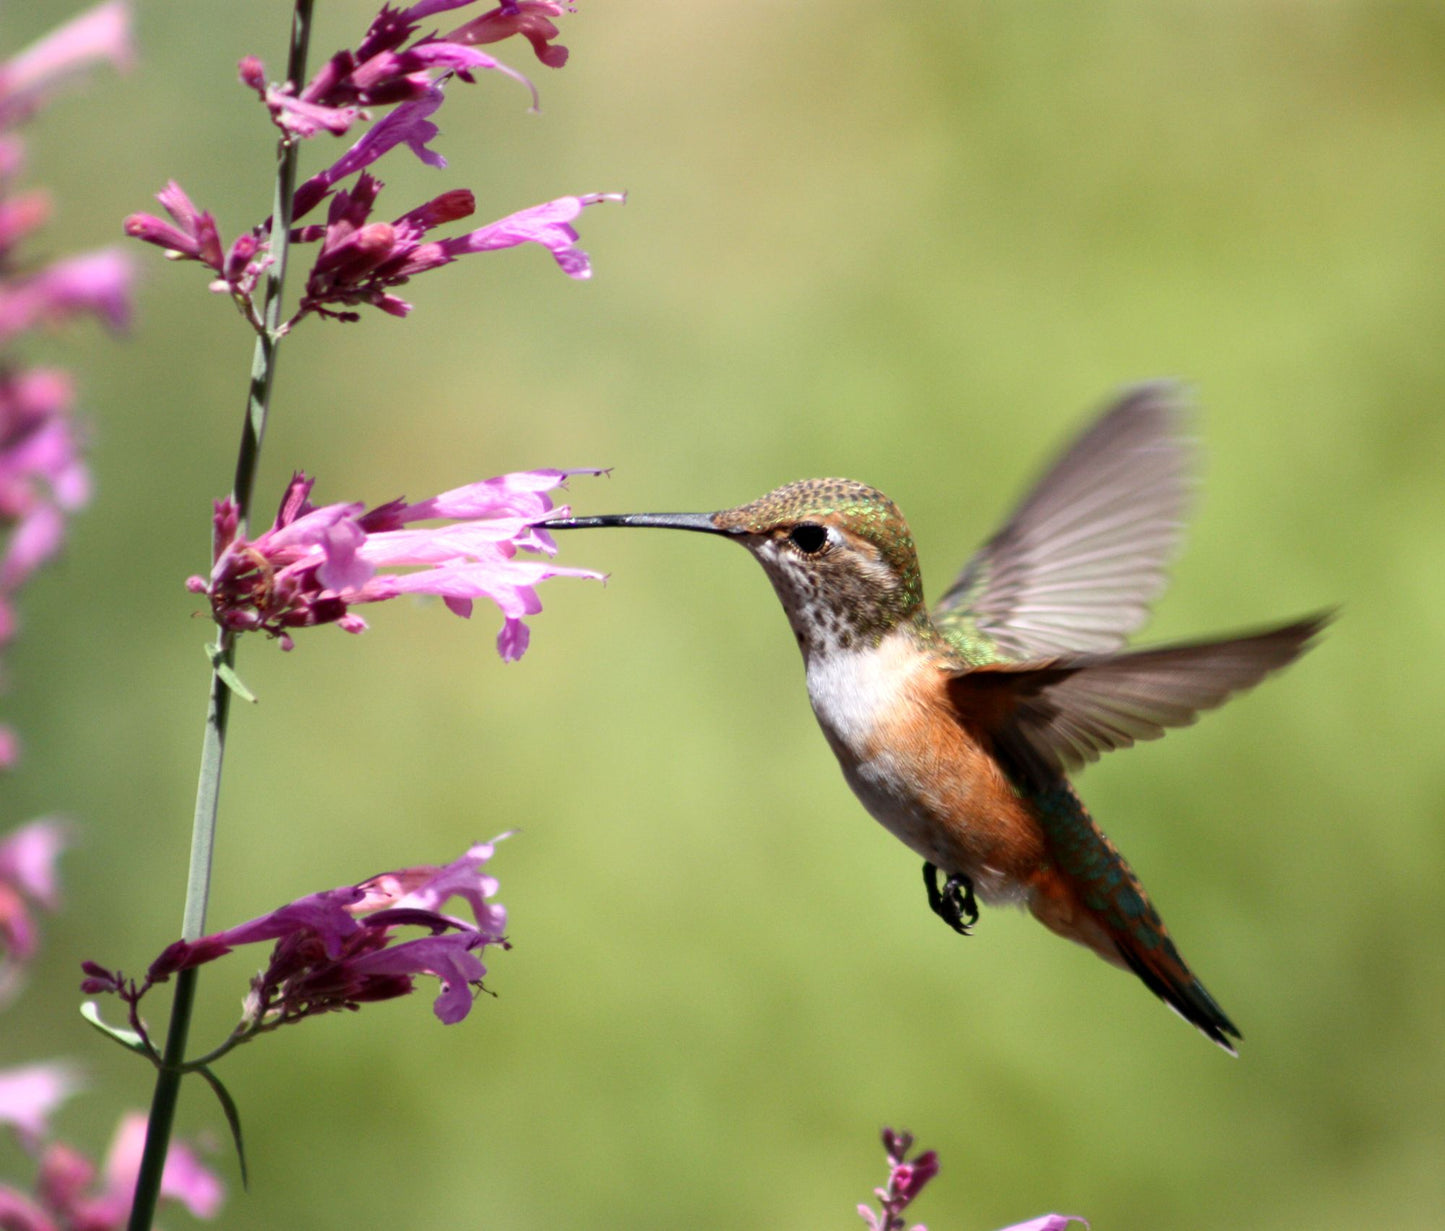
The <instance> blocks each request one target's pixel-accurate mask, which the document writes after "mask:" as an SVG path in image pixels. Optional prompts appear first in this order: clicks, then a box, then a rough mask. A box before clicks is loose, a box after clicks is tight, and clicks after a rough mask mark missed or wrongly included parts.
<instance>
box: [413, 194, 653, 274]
mask: <svg viewBox="0 0 1445 1231" xmlns="http://www.w3.org/2000/svg"><path fill="white" fill-rule="evenodd" d="M625 200H626V196H625V195H624V194H622V193H617V192H593V193H588V194H587V195H586V196H582V197H558V198H557V199H556V200H555V201H547V202H544V203H543V204H541V205H534V206H532V208H531V209H524V210H520V211H518V212H517V213H515V214H509V215H508V216H507V217H505V218H502V219H500V220H499V221H497V222H494V223H492V224H491V225H490V226H485V227H481V228H479V229H478V230H475V231H471V232H469V233H468V234H466V235H459V236H457V237H456V238H455V239H444V240H442V241H441V242H440V243H439V244H438V245H437V247H438V248H439V249H440V250H441V252H442V253H443V254H444V255H445V257H446V258H447V259H448V260H450V259H453V258H455V257H457V256H460V255H461V254H462V253H464V252H493V251H495V250H496V249H498V248H513V247H516V245H518V244H528V243H531V244H541V245H542V247H544V248H546V249H547V250H548V251H549V252H550V253H551V254H552V256H553V258H554V259H555V260H556V262H557V264H558V265H559V266H560V267H561V269H562V272H563V273H565V274H566V275H567V276H568V277H569V278H590V277H591V276H592V265H591V262H590V261H589V260H588V257H587V254H586V253H585V252H583V251H582V249H580V248H579V247H577V238H578V236H577V232H576V231H575V230H574V229H573V228H572V226H571V225H570V224H571V222H572V220H573V219H574V218H576V217H577V216H578V215H579V214H580V213H581V212H582V211H583V209H584V208H586V207H587V206H589V205H597V204H599V203H601V202H603V201H616V202H619V203H621V202H622V201H625ZM442 263H443V262H441V261H437V262H436V264H442ZM403 271H404V272H413V271H411V270H406V269H405V267H403Z"/></svg>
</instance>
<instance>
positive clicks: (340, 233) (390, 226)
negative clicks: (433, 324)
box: [125, 0, 622, 333]
mask: <svg viewBox="0 0 1445 1231" xmlns="http://www.w3.org/2000/svg"><path fill="white" fill-rule="evenodd" d="M474 2H475V0H421V2H420V3H418V4H413V5H411V6H410V7H408V8H404V9H393V8H390V7H386V8H383V9H382V11H381V13H380V15H379V16H378V17H377V18H376V20H375V21H374V22H373V23H372V25H371V28H370V29H369V30H368V31H367V34H366V37H365V38H364V39H363V40H362V42H361V44H360V45H359V46H358V47H357V48H356V49H354V50H344V51H339V52H337V53H336V54H335V55H334V56H332V57H331V59H330V60H328V61H327V63H326V64H325V66H323V67H322V69H321V70H320V71H319V72H318V73H317V74H316V75H315V76H314V77H313V78H312V79H311V80H310V81H309V82H307V83H306V85H305V86H303V87H302V88H301V89H300V90H295V91H293V90H292V89H290V88H289V87H288V86H278V85H275V84H269V83H268V82H267V80H266V75H265V69H264V67H263V66H262V64H261V62H260V61H259V60H257V59H255V57H247V58H246V59H244V60H242V61H241V65H240V76H241V81H242V82H243V83H244V84H245V85H247V86H248V87H250V88H251V89H253V90H254V91H255V92H256V94H257V95H258V96H259V97H260V99H261V100H262V102H264V103H265V105H266V107H267V109H268V111H269V112H270V114H271V118H272V121H273V122H274V123H275V124H276V125H277V127H279V128H280V129H281V131H282V133H283V134H284V139H285V140H287V141H291V140H296V139H305V138H309V137H314V136H316V135H317V134H319V133H330V134H333V135H340V134H342V133H345V132H347V131H349V130H350V129H351V127H352V125H353V124H355V123H356V122H357V120H358V119H361V118H363V117H367V116H368V112H366V111H365V110H363V108H365V107H379V106H391V105H395V110H394V111H392V112H390V113H389V114H387V115H385V116H383V117H382V118H381V119H379V120H377V121H376V122H375V123H373V124H372V125H371V127H370V128H368V129H367V130H366V132H364V133H363V134H362V135H361V137H360V138H359V139H358V140H357V141H356V142H355V144H353V145H352V146H351V148H350V149H349V150H347V151H346V153H344V154H343V155H342V156H341V157H340V158H338V159H337V160H336V161H335V162H333V163H332V164H331V165H330V166H329V167H327V168H326V169H324V170H322V171H319V172H317V173H316V174H315V175H312V176H311V177H310V178H309V179H307V180H306V181H304V182H303V183H302V184H301V185H300V186H299V187H298V188H297V189H296V194H295V199H294V207H293V212H292V217H291V221H292V230H291V240H292V242H293V243H296V244H318V245H319V249H318V251H317V254H316V257H315V259H314V261H313V262H312V266H311V269H310V271H309V272H308V274H307V276H306V286H305V290H304V291H303V293H302V295H301V299H300V302H299V304H298V306H297V309H296V311H295V313H294V314H293V315H292V317H291V318H290V320H288V321H287V322H286V323H285V324H284V325H283V326H282V328H281V332H283V333H284V332H287V331H289V330H290V329H291V328H292V327H293V326H294V325H295V324H296V322H297V321H299V320H300V319H302V318H303V317H305V316H308V315H311V314H315V315H317V316H324V317H330V318H332V319H335V320H346V321H354V320H356V319H357V317H358V314H357V313H356V312H355V311H353V310H352V309H354V308H356V307H359V306H363V305H370V306H372V307H375V308H379V309H380V310H381V311H383V312H388V313H390V314H392V315H393V316H405V315H406V314H407V313H408V312H410V311H411V305H410V304H409V303H408V302H407V301H406V300H404V299H402V298H400V297H399V296H397V295H395V294H394V293H393V290H394V288H396V287H399V286H403V285H405V284H406V283H407V282H408V281H409V280H410V279H411V278H413V277H415V276H416V275H417V274H420V273H425V272H426V271H427V270H430V269H436V268H438V267H439V266H442V265H448V264H450V263H451V262H452V261H454V260H456V259H457V258H458V257H460V256H464V255H466V254H468V253H472V252H490V251H494V250H496V249H498V248H511V247H515V246H517V245H519V244H524V243H535V244H539V245H541V246H542V247H544V248H546V249H547V250H548V251H549V252H551V253H552V255H553V257H554V258H555V259H556V261H557V264H558V265H559V266H560V268H561V269H562V271H563V272H564V273H566V274H567V275H568V276H569V277H572V278H589V277H591V274H592V268H591V264H590V262H589V260H588V257H587V254H586V253H585V252H583V251H582V250H581V249H580V248H578V247H577V239H578V235H577V232H576V230H575V229H574V228H573V227H572V225H571V224H572V222H573V221H574V220H575V219H576V218H577V217H578V215H580V214H581V212H582V210H583V209H585V208H586V207H587V206H589V205H596V204H598V203H599V202H602V201H620V200H622V196H621V195H620V194H616V193H591V194H587V195H582V196H569V197H559V198H558V199H556V200H554V201H548V202H545V203H544V204H542V205H538V206H534V207H532V208H530V209H524V210H521V211H519V212H517V213H514V214H510V215H508V216H507V217H505V218H502V219H500V220H499V221H497V222H493V223H490V224H489V225H487V226H484V227H480V228H477V229H475V230H471V231H465V232H462V233H461V234H457V235H451V236H448V237H446V238H431V237H430V232H431V231H432V230H433V229H434V228H436V227H439V226H443V225H445V224H447V223H452V222H456V221H458V220H460V219H462V218H467V217H470V216H471V215H472V213H473V212H474V211H475V209H476V202H475V199H474V198H473V196H472V194H471V193H470V192H467V191H465V190H460V189H458V190H452V191H449V192H445V193H442V194H441V195H440V196H437V197H434V198H432V199H431V200H430V201H426V202H424V203H423V204H421V205H418V206H416V207H415V208H413V209H410V210H407V211H406V212H405V213H402V214H400V215H399V216H396V217H392V218H390V219H389V220H385V219H373V218H372V213H373V210H374V209H375V207H376V201H377V197H378V195H379V194H380V192H381V189H382V183H381V181H380V180H378V179H377V178H376V177H375V176H374V175H373V174H372V173H371V172H370V170H369V169H368V168H370V167H371V166H372V164H374V163H375V162H376V161H377V159H379V158H380V157H381V156H382V155H384V154H386V153H388V152H389V151H390V150H393V149H395V148H396V147H397V146H399V145H405V146H407V147H408V148H409V149H410V150H411V151H412V153H413V154H415V155H416V157H417V158H419V159H420V160H421V161H422V162H424V163H426V164H427V165H428V166H432V167H444V166H446V160H445V159H443V158H442V156H441V155H440V154H438V153H437V152H436V151H435V150H433V149H432V148H430V147H431V142H432V141H433V140H434V139H435V138H436V136H437V134H438V129H437V126H436V124H435V123H433V122H432V120H431V116H432V114H433V113H434V112H435V111H436V110H437V108H439V107H440V106H441V104H442V102H443V99H444V92H443V84H444V83H445V82H446V81H447V80H448V79H450V78H453V77H455V78H458V79H460V80H462V81H465V82H472V81H474V80H475V74H476V72H477V71H478V70H496V71H499V72H502V73H505V74H507V75H509V76H512V77H515V78H516V79H518V80H519V81H522V82H523V83H524V84H526V85H527V87H528V89H531V90H532V94H533V99H534V102H535V97H536V91H535V89H533V88H532V86H531V83H530V82H529V81H527V79H526V78H525V77H523V76H522V75H521V74H520V73H518V72H515V71H514V70H512V69H510V68H508V67H507V66H506V65H504V64H502V63H501V62H500V61H498V60H496V59H494V58H493V57H491V56H489V55H487V54H486V53H484V52H481V51H478V50H477V45H478V44H486V43H494V42H498V41H500V40H502V39H505V38H509V37H511V36H513V35H518V36H520V37H523V38H525V39H527V40H528V41H529V42H530V43H531V44H532V47H533V50H534V51H535V53H536V55H537V57H538V59H539V60H541V62H542V63H543V64H547V65H549V66H551V67H554V68H560V67H561V66H562V64H564V63H565V62H566V59H567V52H566V48H564V47H559V46H556V45H555V44H554V42H553V40H555V39H556V37H557V35H558V30H557V27H556V25H555V24H554V23H553V21H552V18H553V17H557V16H560V15H561V14H562V12H563V8H562V6H561V5H560V4H554V3H546V2H543V0H504V2H503V3H502V4H500V5H499V6H498V7H496V8H495V9H490V10H488V11H487V12H485V13H482V14H481V15H480V16H476V17H473V18H471V19H470V20H468V21H466V22H464V23H463V24H462V25H461V26H458V27H457V28H456V29H455V30H453V31H452V32H451V33H450V34H447V35H440V34H435V33H432V34H424V35H421V36H420V37H417V34H418V31H419V30H420V29H421V28H422V24H421V23H422V22H423V20H424V19H426V18H429V17H431V16H432V15H433V14H435V13H440V12H444V11H449V10H452V9H460V8H466V7H468V6H469V5H471V4H473V3H474ZM352 176H355V177H356V179H355V181H354V182H352V183H351V185H350V187H341V185H342V183H343V182H344V181H348V180H350V179H351V177H352ZM328 198H329V203H328V204H327V208H326V219H325V221H324V222H307V223H304V222H303V221H302V220H303V219H305V218H306V217H307V216H308V215H310V214H311V213H312V211H313V210H315V209H317V207H319V206H320V205H321V204H322V203H323V202H327V200H328ZM157 199H158V200H159V201H160V203H161V205H162V207H163V208H164V209H165V212H166V214H168V215H169V221H167V220H166V219H164V218H160V217H158V216H156V215H154V214H132V215H131V216H130V217H129V218H127V219H126V222H125V229H126V233H127V234H128V235H131V236H133V237H134V238H136V239H140V240H144V241H145V242H146V243H151V244H156V245H158V246H159V247H161V248H164V249H165V250H166V255H167V256H169V257H171V258H173V259H175V260H192V261H198V262H200V263H201V264H203V265H205V266H206V267H207V268H209V269H210V270H211V271H212V272H213V273H214V274H215V275H216V276H215V278H214V279H213V280H212V282H211V289H212V290H214V291H218V292H224V293H226V294H229V295H230V296H231V297H232V298H233V299H234V300H235V302H236V303H237V305H238V306H239V307H240V308H241V310H242V312H243V313H244V314H245V315H246V317H247V319H248V320H250V322H251V323H252V325H253V326H254V327H255V328H257V329H260V328H262V324H261V312H260V307H259V305H258V303H257V301H256V289H257V285H258V282H259V280H260V278H261V275H262V273H263V272H264V271H265V270H266V268H267V267H268V266H269V265H270V264H271V262H272V260H273V259H274V256H273V254H272V252H271V251H270V235H269V229H268V228H269V225H270V224H269V222H267V223H263V224H260V225H257V226H255V227H253V228H251V229H250V230H249V231H246V232H244V233H243V234H241V235H240V236H238V237H237V238H236V239H235V240H234V241H233V242H232V243H231V244H230V245H229V247H228V246H226V245H225V244H224V242H223V241H222V239H221V236H220V233H219V231H218V229H217V226H216V221H215V219H214V217H213V216H212V215H211V214H210V213H209V212H207V211H205V210H201V209H198V208H197V207H196V205H195V204H194V203H193V202H192V201H191V199H190V198H189V197H188V196H187V195H186V193H185V192H184V190H183V189H182V188H181V187H180V185H179V184H176V183H174V182H172V183H170V184H168V185H167V186H166V187H165V188H164V189H163V190H162V191H161V192H160V193H159V194H158V197H157Z"/></svg>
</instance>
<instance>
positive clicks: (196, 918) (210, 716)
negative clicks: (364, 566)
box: [127, 0, 314, 1231]
mask: <svg viewBox="0 0 1445 1231" xmlns="http://www.w3.org/2000/svg"><path fill="white" fill-rule="evenodd" d="M313 3H314V0H296V7H295V9H294V11H293V13H292V18H291V46H290V52H289V55H288V58H287V63H286V81H287V84H288V85H289V86H290V87H291V89H292V90H293V91H296V90H300V88H301V86H302V85H303V84H304V82H305V80H306V56H307V51H308V48H309V46H310V42H311V15H312V8H313ZM297 154H298V151H297V138H296V136H295V135H294V134H293V133H291V132H288V131H285V130H282V133H281V138H280V141H279V142H278V147H277V166H276V191H275V197H274V201H273V208H272V214H271V255H272V258H273V259H272V263H271V265H270V266H269V267H268V268H267V270H266V272H265V279H266V282H265V298H264V301H263V302H264V307H263V316H262V325H263V328H262V329H261V330H260V331H259V332H258V333H257V335H256V348H255V352H254V356H253V359H252V364H251V379H250V384H249V386H248V390H247V397H246V414H245V420H244V423H243V425H242V429H241V443H240V447H239V449H238V450H237V454H236V475H235V480H234V482H233V484H232V495H233V498H234V499H235V502H236V505H237V507H238V510H239V513H240V519H241V524H242V525H243V526H244V525H246V524H247V520H248V518H249V515H250V510H251V499H252V493H253V492H254V489H255V482H256V469H257V466H258V464H259V461H260V455H261V442H262V440H263V439H264V437H265V434H266V418H267V415H268V414H269V412H270V408H271V391H272V388H273V386H274V384H275V380H276V359H277V354H278V351H279V348H280V343H281V336H282V335H281V331H280V325H281V308H282V294H283V292H284V290H285V278H286V257H287V252H288V250H289V248H290V232H291V211H292V202H293V200H294V198H295V193H296V161H297ZM235 659H236V644H235V634H234V633H232V632H229V631H228V630H226V629H224V628H220V629H217V632H216V641H215V645H214V647H213V649H212V653H211V668H212V669H211V686H210V698H209V701H208V703H207V707H206V725H205V731H204V734H203V736H202V740H201V767H200V775H199V779H198V781H197V784H196V810H195V819H194V822H193V824H192V828H191V859H190V866H189V870H188V872H187V875H186V903H185V909H184V912H183V914H182V919H181V937H182V939H184V940H195V939H197V938H198V937H200V936H201V935H202V934H203V933H204V932H205V925H206V904H207V901H208V899H209V895H210V886H211V867H212V862H213V856H214V850H215V837H216V817H217V814H218V811H219V807H220V791H221V770H222V766H223V764H224V761H225V753H226V730H227V726H228V723H229V718H230V711H231V688H230V685H229V684H228V683H227V682H226V681H227V677H231V678H234V674H233V673H234V668H235ZM197 975H198V971H197V970H196V969H195V968H194V967H193V968H191V969H189V970H183V971H181V972H180V973H179V974H178V975H177V976H176V990H175V995H174V998H173V999H172V1001H171V1017H170V1025H169V1027H168V1029H167V1031H166V1043H165V1051H164V1052H163V1053H162V1059H161V1064H160V1066H159V1067H158V1069H157V1071H156V1084H155V1091H154V1093H153V1094H152V1096H151V1109H150V1118H149V1121H148V1123H147V1127H146V1143H145V1149H144V1151H143V1153H142V1154H141V1163H140V1170H139V1173H138V1174H137V1176H136V1188H135V1199H134V1200H133V1202H132V1203H131V1210H130V1221H129V1223H128V1224H127V1226H128V1229H129V1231H149V1229H150V1227H151V1224H152V1222H153V1221H154V1219H155V1210H156V1204H157V1202H158V1201H159V1199H160V1193H161V1178H162V1176H163V1175H164V1174H165V1166H166V1154H167V1152H168V1151H169V1149H170V1140H171V1130H172V1128H173V1126H174V1124H175V1115H176V1104H177V1102H178V1100H179V1097H180V1089H181V1078H182V1077H183V1076H184V1074H185V1070H184V1068H183V1065H184V1062H185V1057H186V1041H187V1039H188V1037H189V1035H190V1025H191V1014H192V1011H193V1009H194V1007H195V1000H196V981H197Z"/></svg>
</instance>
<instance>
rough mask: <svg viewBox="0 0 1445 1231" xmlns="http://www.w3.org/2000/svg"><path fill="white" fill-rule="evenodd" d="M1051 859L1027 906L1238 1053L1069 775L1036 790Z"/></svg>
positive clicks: (1234, 1033)
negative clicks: (1134, 977) (1129, 973)
mask: <svg viewBox="0 0 1445 1231" xmlns="http://www.w3.org/2000/svg"><path fill="white" fill-rule="evenodd" d="M1033 802H1034V803H1035V805H1036V807H1037V808H1038V809H1039V813H1040V819H1041V820H1042V821H1043V822H1044V829H1045V831H1046V832H1047V834H1048V839H1049V846H1050V850H1051V853H1052V854H1053V861H1052V862H1051V863H1050V865H1048V866H1047V867H1045V868H1043V869H1041V870H1040V871H1039V872H1038V873H1036V874H1035V876H1034V877H1033V880H1032V882H1031V884H1030V887H1029V896H1028V902H1029V909H1030V910H1031V911H1032V912H1033V914H1034V917H1035V918H1037V919H1038V920H1039V922H1041V923H1042V924H1044V926H1046V927H1048V928H1049V929H1051V930H1052V931H1054V932H1057V933H1058V934H1059V935H1060V936H1064V937H1067V938H1068V939H1069V940H1073V941H1077V942H1078V943H1079V944H1082V945H1087V946H1088V947H1089V948H1090V949H1093V950H1094V952H1095V953H1097V954H1098V955H1099V956H1100V957H1102V958H1103V959H1104V960H1105V961H1107V962H1112V963H1113V964H1114V965H1115V966H1120V967H1123V968H1124V969H1127V970H1132V971H1133V972H1134V973H1135V974H1136V975H1138V976H1139V979H1140V980H1141V982H1143V984H1144V986H1145V987H1147V988H1148V989H1149V990H1150V991H1151V992H1153V993H1154V994H1155V995H1156V996H1158V997H1159V999H1160V1000H1162V1001H1163V1002H1164V1003H1165V1004H1167V1005H1168V1006H1169V1007H1170V1008H1171V1009H1173V1010H1174V1011H1175V1012H1176V1013H1178V1014H1179V1016H1180V1017H1182V1018H1183V1019H1184V1020H1185V1021H1187V1022H1188V1023H1190V1025H1192V1026H1194V1027H1196V1028H1197V1029H1198V1030H1199V1031H1200V1032H1201V1033H1202V1034H1203V1035H1204V1036H1205V1038H1207V1039H1209V1040H1210V1041H1211V1042H1213V1043H1217V1044H1219V1046H1220V1047H1222V1048H1224V1050H1225V1051H1227V1052H1228V1053H1229V1054H1230V1055H1231V1056H1233V1055H1237V1054H1238V1053H1237V1052H1236V1051H1235V1048H1234V1043H1233V1042H1232V1040H1234V1039H1240V1038H1243V1035H1241V1034H1240V1032H1239V1028H1238V1027H1237V1026H1236V1025H1235V1024H1234V1023H1233V1022H1232V1021H1230V1020H1229V1017H1228V1016H1227V1015H1226V1014H1225V1012H1224V1010H1223V1009H1221V1008H1220V1007H1219V1004H1218V1003H1217V1002H1216V1001H1215V999H1214V997H1213V996H1211V995H1210V994H1209V992H1208V991H1207V990H1206V989H1205V987H1204V984H1202V983H1201V982H1200V981H1199V979H1198V978H1197V977H1196V976H1195V974H1194V972H1193V971H1192V970H1190V969H1189V966H1188V964H1187V963H1186V962H1185V961H1184V959H1183V957H1181V956H1180V954H1179V950H1178V949H1176V948H1175V947H1174V942H1173V941H1172V940H1171V939H1170V938H1169V932H1168V929H1166V928H1165V926H1164V921H1163V920H1162V919H1161V918H1160V917H1159V912H1158V911H1156V910H1155V909H1154V905H1153V903H1151V902H1150V901H1149V897H1148V895H1147V894H1146V893H1145V892H1144V886H1143V885H1141V884H1140V883H1139V878H1138V877H1137V876H1135V875H1134V871H1133V869H1132V868H1130V867H1129V865H1128V863H1126V862H1125V860H1124V857H1123V856H1122V855H1121V854H1119V851H1118V849H1117V848H1116V847H1115V846H1114V844H1113V843H1112V842H1110V841H1109V839H1108V838H1107V837H1106V836H1105V835H1104V833H1103V831H1102V830H1101V829H1100V828H1099V827H1098V826H1097V825H1096V824H1094V820H1093V818H1092V817H1091V816H1090V815H1089V814H1088V812H1087V811H1086V810H1085V808H1084V805H1083V804H1082V803H1081V802H1080V800H1079V797H1078V796H1077V795H1075V794H1074V791H1073V788H1072V787H1070V786H1069V784H1068V783H1067V782H1062V781H1061V782H1059V783H1058V784H1056V785H1055V786H1054V787H1052V788H1051V789H1049V790H1047V791H1045V792H1042V793H1041V794H1039V795H1037V796H1035V797H1034V801H1033Z"/></svg>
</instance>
